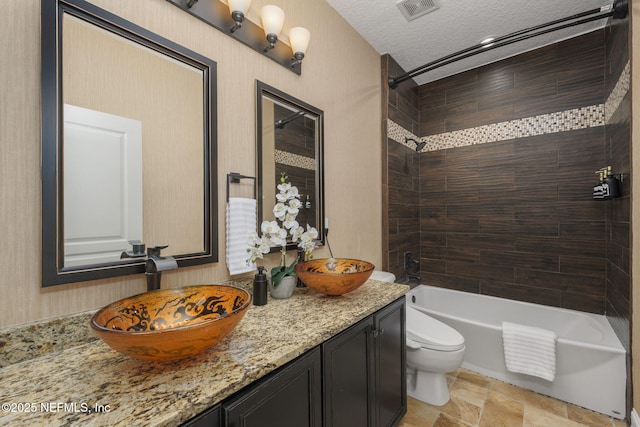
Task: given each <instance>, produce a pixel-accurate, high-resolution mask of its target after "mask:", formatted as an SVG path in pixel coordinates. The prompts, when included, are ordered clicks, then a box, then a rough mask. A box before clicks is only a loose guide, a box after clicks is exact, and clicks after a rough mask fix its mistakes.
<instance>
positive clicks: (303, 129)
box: [256, 82, 324, 251]
mask: <svg viewBox="0 0 640 427" xmlns="http://www.w3.org/2000/svg"><path fill="white" fill-rule="evenodd" d="M257 89H258V90H257V127H256V128H257V143H258V165H257V169H258V174H257V175H258V200H259V204H258V223H261V222H262V221H264V220H274V219H275V216H274V214H273V212H272V211H271V209H272V207H273V206H274V204H275V195H276V193H277V189H276V186H277V184H278V182H279V179H280V176H281V174H283V173H284V174H285V175H287V176H288V177H289V181H291V183H292V184H293V185H295V186H296V187H298V191H299V193H300V201H301V202H302V208H301V209H300V213H299V214H298V216H297V218H296V220H297V221H298V222H299V223H300V225H302V226H306V224H309V225H310V226H312V227H315V228H316V229H317V230H318V233H319V237H318V238H319V240H320V242H321V243H324V229H323V226H322V225H323V218H324V189H323V184H324V178H323V167H322V162H323V118H324V114H323V112H322V110H319V109H317V108H315V107H313V106H311V105H309V104H307V103H305V102H303V101H300V100H298V99H296V98H294V97H292V96H290V95H288V94H286V93H284V92H281V91H279V90H278V89H275V88H273V87H270V86H268V85H266V84H264V83H262V82H257ZM292 246H295V245H292ZM275 250H277V249H276V248H274V250H273V251H275Z"/></svg>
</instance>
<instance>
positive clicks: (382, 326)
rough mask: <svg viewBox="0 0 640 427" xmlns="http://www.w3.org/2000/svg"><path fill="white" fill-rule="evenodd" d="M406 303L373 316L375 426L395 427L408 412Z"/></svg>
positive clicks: (398, 304) (391, 306) (398, 302)
mask: <svg viewBox="0 0 640 427" xmlns="http://www.w3.org/2000/svg"><path fill="white" fill-rule="evenodd" d="M405 321H406V319H405V299H404V298H401V299H399V300H397V301H396V302H394V303H392V304H390V305H388V306H387V307H385V308H383V309H382V310H380V311H378V312H377V313H376V314H375V315H374V325H375V326H374V335H375V342H374V344H375V349H376V350H375V355H376V375H375V377H376V393H375V409H376V423H375V425H376V426H379V427H387V426H392V425H396V424H398V422H399V421H400V419H401V418H402V417H403V416H404V414H405V413H406V412H407V373H406V337H405V334H406V332H405Z"/></svg>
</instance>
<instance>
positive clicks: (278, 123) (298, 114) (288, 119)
mask: <svg viewBox="0 0 640 427" xmlns="http://www.w3.org/2000/svg"><path fill="white" fill-rule="evenodd" d="M304 114H305V113H304V111H302V110H300V111H296V112H295V113H293V114H291V115H290V116H287V117H285V118H284V119H280V120H277V121H276V122H275V123H274V124H273V125H274V126H275V128H276V129H282V128H284V126H285V125H286V124H287V123H291V122H292V121H294V120H296V119H299V118H300V117H304Z"/></svg>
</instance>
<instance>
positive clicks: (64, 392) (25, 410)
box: [0, 280, 409, 427]
mask: <svg viewBox="0 0 640 427" xmlns="http://www.w3.org/2000/svg"><path fill="white" fill-rule="evenodd" d="M408 290H409V287H408V286H406V285H400V284H395V283H384V282H379V281H376V280H368V281H367V282H366V283H365V284H364V285H362V286H361V287H360V288H359V289H357V290H355V291H353V292H351V293H348V294H345V295H342V296H339V297H328V296H326V295H322V294H319V293H317V292H315V291H314V290H312V289H308V288H299V289H296V290H295V292H294V295H293V296H292V297H291V298H289V299H283V300H277V299H272V298H269V301H268V303H267V304H266V305H264V306H254V305H252V306H251V307H250V308H249V310H248V311H247V313H246V315H245V316H244V318H243V319H242V320H241V321H240V323H239V324H238V326H237V327H236V329H235V330H234V331H233V332H232V333H231V334H229V335H228V336H227V337H226V338H225V339H223V340H222V341H221V342H220V343H218V345H216V346H214V347H213V348H211V349H209V350H208V351H206V352H204V353H202V354H200V355H197V356H193V357H191V358H188V359H183V360H179V361H176V362H170V363H160V362H143V361H139V360H136V359H132V358H129V357H127V356H125V355H122V354H121V353H118V352H116V351H114V350H112V349H111V348H110V347H108V346H107V345H106V344H104V343H103V342H102V341H99V340H92V341H90V342H87V343H85V344H81V345H77V346H75V347H71V348H65V349H62V350H59V351H53V352H49V353H45V354H43V355H40V356H38V357H34V358H32V359H28V360H24V361H21V362H17V363H12V364H10V365H8V366H5V367H3V368H0V404H2V411H0V425H2V426H4V427H8V426H25V425H29V426H61V425H65V426H73V425H78V426H80V425H82V426H131V425H136V426H175V425H178V424H180V423H181V422H184V421H186V420H188V419H190V418H192V417H193V416H195V415H197V414H199V413H200V412H202V411H204V410H206V409H207V408H209V407H211V406H213V405H215V404H216V403H218V402H220V401H222V400H223V399H224V398H226V397H228V396H230V395H231V394H233V393H234V392H236V391H238V390H240V389H242V388H243V387H245V386H247V385H249V384H251V383H252V382H253V381H255V380H257V379H258V378H260V377H262V376H264V375H265V374H267V373H269V372H271V371H273V370H274V369H276V368H278V367H280V366H282V365H284V364H285V363H287V362H289V361H291V360H293V359H295V358H296V357H298V356H299V355H301V354H302V353H304V352H305V351H307V350H309V349H311V348H313V347H315V346H317V345H318V344H320V343H322V342H324V341H326V340H327V339H329V338H331V337H332V336H334V335H336V334H337V333H339V332H340V331H342V330H344V329H346V328H348V327H349V326H351V325H352V324H354V323H356V322H358V321H359V320H361V319H363V318H365V317H367V316H368V315H370V314H372V313H374V312H375V311H377V310H379V309H380V308H382V307H384V306H386V305H387V304H389V303H391V302H393V301H395V300H396V299H397V298H400V297H401V296H403V295H404V294H405V293H406V292H407V291H408ZM86 327H87V328H89V325H88V323H87V324H86Z"/></svg>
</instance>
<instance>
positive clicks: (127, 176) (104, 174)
mask: <svg viewBox="0 0 640 427" xmlns="http://www.w3.org/2000/svg"><path fill="white" fill-rule="evenodd" d="M63 151H64V154H63V155H64V159H63V165H64V180H63V181H64V238H65V239H64V266H65V267H73V266H78V265H87V264H101V263H107V262H113V261H117V260H119V259H120V254H121V252H122V251H125V250H127V249H130V245H129V243H128V242H129V241H130V240H140V241H142V240H143V238H142V234H143V229H142V203H143V201H142V122H141V121H139V120H133V119H129V118H126V117H120V116H116V115H113V114H106V113H103V112H100V111H95V110H90V109H86V108H81V107H77V106H73V105H68V104H65V106H64V150H63Z"/></svg>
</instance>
